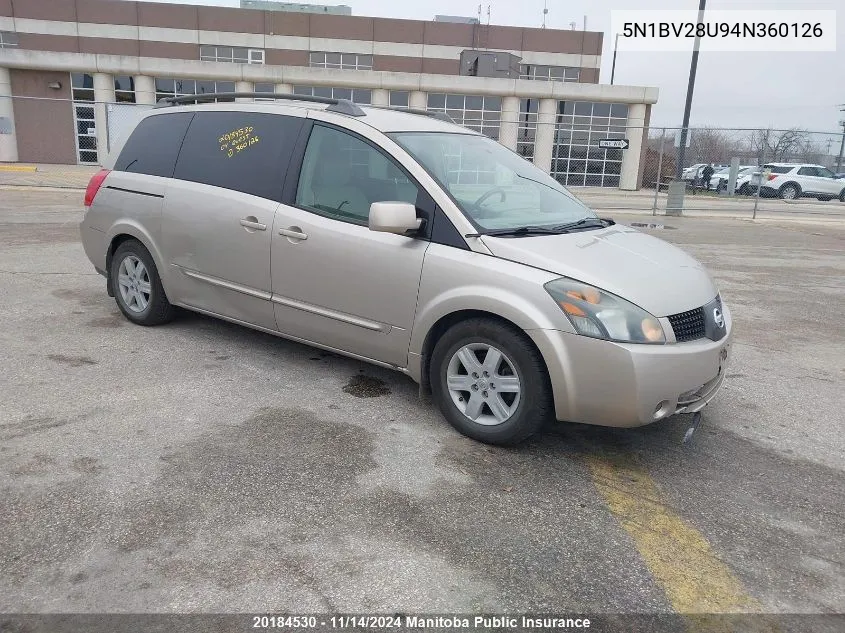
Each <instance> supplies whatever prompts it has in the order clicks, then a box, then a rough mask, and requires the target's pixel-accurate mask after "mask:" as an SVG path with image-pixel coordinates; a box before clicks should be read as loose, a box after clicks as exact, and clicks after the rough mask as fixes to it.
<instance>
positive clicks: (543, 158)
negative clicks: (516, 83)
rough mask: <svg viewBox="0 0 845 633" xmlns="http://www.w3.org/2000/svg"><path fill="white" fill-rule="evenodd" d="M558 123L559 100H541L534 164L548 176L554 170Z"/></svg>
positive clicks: (535, 137)
mask: <svg viewBox="0 0 845 633" xmlns="http://www.w3.org/2000/svg"><path fill="white" fill-rule="evenodd" d="M556 122H557V99H540V105H539V106H538V108H537V133H536V134H535V136H534V164H535V165H536V166H537V167H539V168H540V169H542V170H543V171H544V172H546V173H547V174H548V173H550V172H551V170H552V154H553V153H554V146H555V124H556Z"/></svg>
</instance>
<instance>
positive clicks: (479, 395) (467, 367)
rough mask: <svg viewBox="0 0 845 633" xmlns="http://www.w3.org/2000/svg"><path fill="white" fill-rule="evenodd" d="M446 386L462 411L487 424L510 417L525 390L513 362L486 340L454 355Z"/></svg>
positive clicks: (470, 417) (496, 422)
mask: <svg viewBox="0 0 845 633" xmlns="http://www.w3.org/2000/svg"><path fill="white" fill-rule="evenodd" d="M446 386H447V388H448V390H449V395H450V396H451V398H452V402H453V403H454V404H455V406H456V407H457V409H458V411H460V412H461V413H463V414H464V416H466V417H467V418H468V419H470V420H472V421H473V422H476V423H477V424H483V425H485V426H493V425H497V424H502V423H503V422H506V421H507V420H508V419H510V417H511V416H512V415H513V414H514V413H515V412H516V410H517V407H518V406H519V400H520V395H521V391H522V390H521V385H520V381H519V375H518V374H517V371H516V366H515V365H514V363H513V361H511V359H510V358H508V357H507V356H506V355H505V354H504V353H503V352H502V351H501V350H499V349H497V348H495V347H493V346H492V345H488V344H486V343H470V344H468V345H464V346H463V347H461V348H460V349H458V351H456V352H455V353H454V354H453V355H452V358H451V359H450V360H449V365H448V366H447V368H446Z"/></svg>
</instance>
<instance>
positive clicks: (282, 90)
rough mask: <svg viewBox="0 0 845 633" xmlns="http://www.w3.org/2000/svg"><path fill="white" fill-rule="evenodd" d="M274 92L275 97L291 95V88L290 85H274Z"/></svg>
mask: <svg viewBox="0 0 845 633" xmlns="http://www.w3.org/2000/svg"><path fill="white" fill-rule="evenodd" d="M274 92H275V93H276V94H277V95H289V94H293V86H291V85H290V84H276V89H275V91H274Z"/></svg>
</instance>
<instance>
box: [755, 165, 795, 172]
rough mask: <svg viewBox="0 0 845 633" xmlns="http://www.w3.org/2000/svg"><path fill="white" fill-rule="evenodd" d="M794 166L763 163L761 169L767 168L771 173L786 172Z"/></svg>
mask: <svg viewBox="0 0 845 633" xmlns="http://www.w3.org/2000/svg"><path fill="white" fill-rule="evenodd" d="M794 168H795V165H763V169H768V170H769V171H771V172H772V173H773V174H787V173H789V172H791V171H792V170H793V169H794Z"/></svg>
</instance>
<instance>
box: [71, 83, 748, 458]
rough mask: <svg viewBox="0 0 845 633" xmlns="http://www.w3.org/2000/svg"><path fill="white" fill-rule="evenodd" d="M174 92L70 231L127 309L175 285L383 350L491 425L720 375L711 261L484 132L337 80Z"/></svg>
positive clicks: (676, 396) (458, 423)
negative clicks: (385, 103) (578, 192)
mask: <svg viewBox="0 0 845 633" xmlns="http://www.w3.org/2000/svg"><path fill="white" fill-rule="evenodd" d="M215 96H218V97H219V96H220V95H210V96H207V98H208V97H211V98H213V97H215ZM227 96H228V97H233V96H234V95H227ZM240 96H243V95H240ZM263 96H267V95H263ZM277 97H280V96H279V95H277ZM189 99H191V100H192V101H196V100H198V99H197V97H190V98H189ZM185 100H186V99H185V98H181V100H180V99H173V100H171V103H168V104H162V105H161V107H157V108H154V109H151V110H150V112H149V113H148V114H147V115H146V116H145V117H144V118H143V119H141V121H140V122H139V124H138V125H137V127H136V128H135V129H134V131H133V132H132V134H131V135H130V136H129V137H128V139H127V141H126V142H125V144H124V145H123V146H122V147H121V148H117V151H115V152H113V154H112V155H111V157H110V158H109V159H108V162H107V164H106V167H107V169H103V170H102V171H100V172H99V173H98V174H96V175H95V176H94V177H93V178H92V179H91V182H90V184H89V186H88V190H87V191H86V194H85V206H86V207H87V212H86V213H85V217H84V219H83V221H82V223H81V226H80V229H81V233H82V242H83V245H84V247H85V252H86V254H87V256H88V258H89V259H90V260H91V262H92V263H93V264H94V268H95V269H96V270H97V271H99V272H100V273H101V274H102V275H104V276H105V277H106V279H107V286H106V287H107V290H108V293H109V295H111V296H113V297H114V298H115V300H116V301H117V305H118V306H119V308H120V310H121V311H122V312H123V314H124V315H125V316H126V318H128V319H129V320H131V321H133V322H134V323H137V324H139V325H159V324H162V323H165V322H167V321H168V320H170V319H171V318H172V317H173V315H174V310H175V307H176V306H180V307H182V308H186V309H189V310H195V311H197V312H201V313H204V314H208V315H212V316H215V317H219V318H222V319H226V320H228V321H232V322H235V323H240V324H242V325H246V326H248V327H252V328H255V329H258V330H262V331H264V332H270V333H272V334H277V335H279V336H283V337H286V338H289V339H293V340H295V341H300V342H303V343H307V344H309V345H314V346H317V347H321V348H324V349H327V350H331V351H333V352H337V353H339V354H345V355H348V356H352V357H354V358H358V359H361V360H364V361H367V362H370V363H375V364H377V365H381V366H383V367H390V368H392V369H395V370H397V371H400V372H403V373H405V374H407V375H408V376H410V377H411V378H412V379H413V380H415V381H416V382H418V383H419V384H420V388H421V391H423V392H431V394H432V395H433V398H434V400H435V402H436V403H437V405H438V407H439V408H440V410H441V411H442V412H443V415H444V417H445V418H446V419H447V420H448V421H449V422H450V423H451V424H452V425H453V426H454V427H455V428H456V429H457V430H458V431H460V432H461V433H464V434H466V435H468V436H470V437H473V438H475V439H478V440H481V441H483V442H490V443H496V444H512V443H516V442H519V441H521V440H524V439H525V438H527V437H528V436H530V435H531V434H532V433H534V432H535V431H537V430H538V429H539V428H540V426H541V425H542V424H543V423H544V421H545V420H547V419H552V418H554V419H557V420H565V421H572V422H582V423H587V424H598V425H605V426H616V427H632V426H639V425H644V424H649V423H651V422H654V421H657V420H661V419H663V418H666V417H668V416H671V415H673V414H676V413H683V412H698V411H700V410H701V409H702V408H703V407H704V406H705V405H706V404H707V403H708V402H709V401H710V400H711V399H712V398H713V397H714V395H715V394H716V392H717V390H718V389H719V387H720V386H721V383H722V381H723V379H724V376H725V370H726V362H727V358H728V350H729V345H730V340H731V315H730V312H729V311H728V308H727V307H726V306H725V305H724V304H723V303H722V300H721V297H720V296H719V291H718V289H717V288H716V286H715V284H714V283H713V280H712V279H711V277H710V276H709V275H708V273H707V271H705V270H704V268H703V267H702V266H701V265H700V264H699V263H698V262H697V261H695V260H694V259H693V258H691V257H690V256H689V255H687V254H686V253H684V252H683V251H681V250H679V249H678V248H676V247H674V246H671V245H670V244H667V243H666V242H663V241H661V240H659V239H657V238H655V237H653V236H650V235H646V234H644V233H641V232H639V231H637V230H635V229H633V228H631V227H628V226H622V225H619V224H615V223H614V222H613V221H612V220H608V219H602V218H599V217H598V216H597V215H596V214H595V213H594V212H592V211H591V210H590V209H589V208H587V207H586V206H585V205H584V204H583V203H581V202H580V201H579V200H578V199H577V198H575V197H574V196H573V195H572V194H570V193H569V192H568V191H567V190H566V189H565V188H564V187H563V186H561V185H560V184H559V183H558V182H557V181H555V180H554V179H552V178H551V177H549V175H548V174H546V173H544V172H543V171H541V170H539V169H537V168H536V167H534V166H533V165H532V164H531V163H529V162H528V161H526V160H524V159H523V158H521V157H520V156H518V155H517V154H515V153H513V152H511V151H510V150H508V149H506V148H505V147H503V146H502V145H500V144H499V143H497V142H496V141H493V140H491V139H489V138H487V137H485V136H482V135H480V134H477V133H475V132H473V131H471V130H468V129H465V128H463V127H459V126H457V125H454V124H453V123H450V122H449V121H445V120H442V119H441V118H439V117H438V116H432V115H430V114H429V113H425V112H409V111H398V110H391V109H386V108H379V107H374V106H358V105H355V104H353V103H350V102H348V101H344V100H334V99H321V98H316V97H314V98H305V97H295V98H293V97H287V98H279V99H278V100H276V101H273V102H255V103H249V102H237V103H234V102H232V103H195V104H191V105H183V103H184V101H185Z"/></svg>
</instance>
